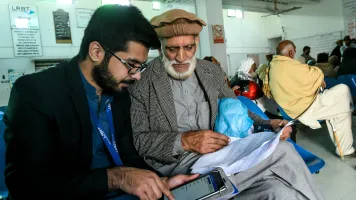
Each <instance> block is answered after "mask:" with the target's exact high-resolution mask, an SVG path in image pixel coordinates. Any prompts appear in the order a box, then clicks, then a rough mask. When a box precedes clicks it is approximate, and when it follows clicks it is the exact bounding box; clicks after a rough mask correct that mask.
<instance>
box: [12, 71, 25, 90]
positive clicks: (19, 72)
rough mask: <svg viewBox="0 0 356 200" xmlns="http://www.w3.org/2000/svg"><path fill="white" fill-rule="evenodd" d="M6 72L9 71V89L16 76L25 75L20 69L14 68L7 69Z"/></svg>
mask: <svg viewBox="0 0 356 200" xmlns="http://www.w3.org/2000/svg"><path fill="white" fill-rule="evenodd" d="M8 73H9V82H10V89H11V88H12V86H13V85H14V83H15V81H16V80H17V79H18V78H20V77H21V76H23V75H25V73H24V72H21V71H18V70H15V69H9V70H8Z"/></svg>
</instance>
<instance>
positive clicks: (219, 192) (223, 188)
mask: <svg viewBox="0 0 356 200" xmlns="http://www.w3.org/2000/svg"><path fill="white" fill-rule="evenodd" d="M234 191H235V188H234V186H233V185H232V183H231V182H230V180H229V179H228V178H227V176H226V175H225V173H224V171H223V170H222V169H221V168H217V169H215V170H213V171H211V172H209V173H207V174H205V175H202V176H200V177H199V178H197V179H195V180H193V181H191V182H188V183H186V184H184V185H182V186H179V187H178V188H175V189H173V190H171V192H172V194H173V195H174V198H175V199H179V200H181V199H182V200H183V199H189V200H193V199H196V200H207V199H220V198H224V197H227V196H229V195H231V194H232V193H234ZM164 199H165V200H166V199H167V198H166V197H165V198H164Z"/></svg>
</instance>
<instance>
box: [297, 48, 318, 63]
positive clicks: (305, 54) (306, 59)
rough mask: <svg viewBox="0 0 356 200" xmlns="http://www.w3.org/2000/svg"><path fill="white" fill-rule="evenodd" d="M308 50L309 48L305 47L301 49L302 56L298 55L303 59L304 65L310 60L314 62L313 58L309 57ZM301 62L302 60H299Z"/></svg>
mask: <svg viewBox="0 0 356 200" xmlns="http://www.w3.org/2000/svg"><path fill="white" fill-rule="evenodd" d="M310 50H311V48H310V47H309V46H305V47H304V48H303V54H302V55H300V56H301V57H302V58H304V61H305V63H308V62H309V61H310V60H313V61H314V62H315V59H314V58H313V57H311V55H310ZM299 60H302V59H299Z"/></svg>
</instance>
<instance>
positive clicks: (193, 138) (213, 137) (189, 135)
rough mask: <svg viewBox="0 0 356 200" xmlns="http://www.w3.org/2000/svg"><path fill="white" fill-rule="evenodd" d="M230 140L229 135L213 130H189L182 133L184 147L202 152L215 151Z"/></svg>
mask: <svg viewBox="0 0 356 200" xmlns="http://www.w3.org/2000/svg"><path fill="white" fill-rule="evenodd" d="M229 142H230V138H229V137H227V136H226V135H223V134H220V133H216V132H214V131H211V130H200V131H189V132H185V133H183V134H182V147H183V149H184V150H185V151H193V152H196V153H200V154H207V153H212V152H215V151H217V150H219V149H221V148H223V147H225V146H226V145H228V144H229Z"/></svg>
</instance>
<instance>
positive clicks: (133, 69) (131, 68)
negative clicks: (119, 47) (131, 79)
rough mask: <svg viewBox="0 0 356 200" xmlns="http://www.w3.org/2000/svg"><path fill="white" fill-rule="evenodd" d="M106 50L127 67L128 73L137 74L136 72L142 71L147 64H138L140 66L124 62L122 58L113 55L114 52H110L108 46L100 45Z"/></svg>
mask: <svg viewBox="0 0 356 200" xmlns="http://www.w3.org/2000/svg"><path fill="white" fill-rule="evenodd" d="M102 47H103V48H104V49H105V50H106V51H108V52H109V53H110V54H111V55H113V56H114V57H115V58H117V59H118V60H119V61H120V62H122V64H124V65H125V66H126V67H127V69H128V70H129V71H128V73H129V74H137V73H139V72H140V73H142V72H144V71H145V70H146V69H147V65H146V64H145V63H142V64H139V65H140V67H136V66H135V65H132V64H130V63H128V62H126V61H125V60H124V59H122V58H120V57H119V56H117V55H115V53H114V52H112V51H111V50H110V49H109V48H107V47H105V46H102Z"/></svg>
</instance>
